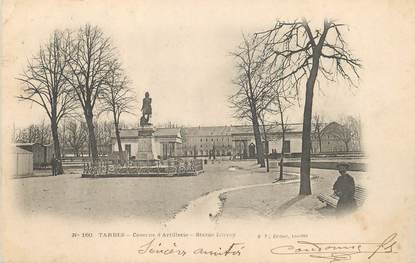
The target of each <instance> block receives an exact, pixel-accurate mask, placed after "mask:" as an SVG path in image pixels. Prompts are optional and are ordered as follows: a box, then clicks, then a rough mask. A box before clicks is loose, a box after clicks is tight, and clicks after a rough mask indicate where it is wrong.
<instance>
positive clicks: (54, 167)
mask: <svg viewBox="0 0 415 263" xmlns="http://www.w3.org/2000/svg"><path fill="white" fill-rule="evenodd" d="M56 172H57V163H56V158H55V155H53V156H52V176H56V174H57V173H56Z"/></svg>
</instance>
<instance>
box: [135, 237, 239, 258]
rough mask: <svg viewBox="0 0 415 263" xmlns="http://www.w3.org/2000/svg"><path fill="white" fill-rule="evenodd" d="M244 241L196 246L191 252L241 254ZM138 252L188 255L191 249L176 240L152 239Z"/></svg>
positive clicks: (219, 254) (204, 254)
mask: <svg viewBox="0 0 415 263" xmlns="http://www.w3.org/2000/svg"><path fill="white" fill-rule="evenodd" d="M244 248H245V246H244V243H232V244H230V245H227V246H224V247H218V248H215V249H206V248H203V247H199V248H196V249H194V250H192V251H190V252H191V254H193V255H201V256H214V257H219V256H224V257H226V256H241V254H242V251H243V249H244ZM137 252H138V254H158V255H177V256H186V255H187V254H188V253H190V252H189V251H187V250H186V249H184V248H180V247H179V246H178V245H177V244H176V242H173V243H172V244H164V243H162V242H160V241H157V240H156V239H152V240H151V241H150V242H148V243H145V244H144V245H141V246H140V247H139V249H138V250H137Z"/></svg>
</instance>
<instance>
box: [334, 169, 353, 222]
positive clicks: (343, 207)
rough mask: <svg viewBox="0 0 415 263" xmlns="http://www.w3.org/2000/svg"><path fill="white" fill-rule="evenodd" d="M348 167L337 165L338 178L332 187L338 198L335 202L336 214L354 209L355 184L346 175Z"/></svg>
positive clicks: (351, 178)
mask: <svg viewBox="0 0 415 263" xmlns="http://www.w3.org/2000/svg"><path fill="white" fill-rule="evenodd" d="M348 168H349V165H348V164H346V163H341V164H338V165H337V169H338V170H339V173H340V176H339V177H338V178H337V180H336V182H335V183H334V185H333V190H334V194H335V195H337V196H338V197H339V201H338V202H337V208H336V213H337V214H344V213H347V212H351V211H353V210H354V209H356V200H355V199H354V192H355V184H354V179H353V177H351V176H350V175H349V174H348V173H347V169H348Z"/></svg>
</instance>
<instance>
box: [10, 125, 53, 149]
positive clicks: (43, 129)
mask: <svg viewBox="0 0 415 263" xmlns="http://www.w3.org/2000/svg"><path fill="white" fill-rule="evenodd" d="M51 137H52V133H51V129H50V125H47V124H46V123H45V120H42V122H41V123H39V124H32V125H30V126H29V127H27V128H24V129H20V130H18V131H17V134H16V138H15V142H19V143H40V144H42V145H45V144H49V143H50V141H51Z"/></svg>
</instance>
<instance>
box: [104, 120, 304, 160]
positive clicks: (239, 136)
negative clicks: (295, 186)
mask: <svg viewBox="0 0 415 263" xmlns="http://www.w3.org/2000/svg"><path fill="white" fill-rule="evenodd" d="M301 129H302V125H301V124H290V125H288V130H287V132H286V134H285V141H284V143H283V142H282V131H281V127H279V126H266V127H265V130H266V135H267V141H268V142H267V143H266V140H265V136H264V134H265V133H264V129H263V128H262V129H261V134H262V143H263V146H264V150H265V153H266V154H273V153H274V154H278V153H281V149H282V148H281V147H282V145H284V152H285V153H286V154H293V153H301V134H302V132H301ZM120 136H121V144H122V147H123V150H124V151H127V152H128V156H129V157H130V158H132V159H134V158H135V153H136V152H137V148H138V145H137V143H138V129H124V130H120ZM154 137H155V139H156V141H157V142H159V143H160V158H161V159H166V158H170V157H194V158H198V157H204V158H206V157H207V158H216V157H220V156H229V157H234V158H235V157H236V158H256V146H255V137H254V133H253V129H252V126H249V125H238V126H209V127H201V126H200V127H183V128H156V131H155V133H154ZM112 150H113V151H118V146H117V142H116V139H115V137H112Z"/></svg>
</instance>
